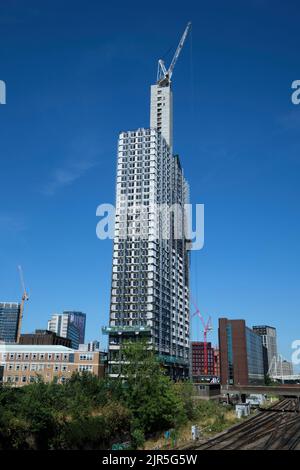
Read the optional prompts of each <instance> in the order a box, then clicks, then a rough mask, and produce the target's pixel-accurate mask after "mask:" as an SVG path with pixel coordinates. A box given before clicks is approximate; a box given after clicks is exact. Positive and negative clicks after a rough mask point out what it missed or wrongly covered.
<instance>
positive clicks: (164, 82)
mask: <svg viewBox="0 0 300 470" xmlns="http://www.w3.org/2000/svg"><path fill="white" fill-rule="evenodd" d="M191 27H192V23H191V22H190V21H189V23H188V24H187V26H186V28H185V30H184V33H183V35H182V37H181V39H180V41H179V44H178V46H177V49H176V52H175V54H174V57H173V59H172V62H171V64H170V67H169V68H168V70H167V69H166V66H165V63H164V61H163V60H162V59H159V61H158V70H157V83H158V85H160V86H169V85H170V83H171V78H172V75H173V71H174V67H175V64H176V62H177V59H178V57H179V55H180V52H181V50H182V48H183V46H184V43H185V40H186V38H187V36H188V34H189V31H190V29H191Z"/></svg>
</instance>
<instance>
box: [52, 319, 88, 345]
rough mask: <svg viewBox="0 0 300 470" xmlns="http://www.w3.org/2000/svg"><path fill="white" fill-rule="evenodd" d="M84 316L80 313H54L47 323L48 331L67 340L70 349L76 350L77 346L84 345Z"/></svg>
mask: <svg viewBox="0 0 300 470" xmlns="http://www.w3.org/2000/svg"><path fill="white" fill-rule="evenodd" d="M85 322H86V314H85V313H82V312H75V311H70V312H63V313H62V314H59V313H55V314H53V315H52V317H51V319H50V320H49V321H48V330H49V331H53V332H54V333H56V334H57V335H58V336H62V337H63V338H69V339H70V340H71V344H72V348H74V349H78V347H79V344H82V343H84V337H85Z"/></svg>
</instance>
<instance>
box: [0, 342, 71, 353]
mask: <svg viewBox="0 0 300 470" xmlns="http://www.w3.org/2000/svg"><path fill="white" fill-rule="evenodd" d="M5 352H41V353H43V352H46V353H48V352H49V353H51V352H53V353H59V352H62V353H73V352H75V351H74V349H71V348H67V347H66V346H60V345H56V344H55V345H52V344H48V345H45V344H41V345H39V344H8V343H5V344H1V343H0V353H5Z"/></svg>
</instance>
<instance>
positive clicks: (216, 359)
mask: <svg viewBox="0 0 300 470" xmlns="http://www.w3.org/2000/svg"><path fill="white" fill-rule="evenodd" d="M214 375H215V377H220V351H219V349H218V348H214Z"/></svg>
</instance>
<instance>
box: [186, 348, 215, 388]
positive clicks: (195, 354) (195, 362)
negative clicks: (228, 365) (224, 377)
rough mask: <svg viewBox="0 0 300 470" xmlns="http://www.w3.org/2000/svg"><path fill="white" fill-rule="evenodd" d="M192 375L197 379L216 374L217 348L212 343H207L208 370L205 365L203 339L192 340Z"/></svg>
mask: <svg viewBox="0 0 300 470" xmlns="http://www.w3.org/2000/svg"><path fill="white" fill-rule="evenodd" d="M191 354H192V376H193V379H194V380H195V379H197V378H200V377H204V376H209V377H214V376H215V350H214V348H213V347H212V345H211V343H207V370H206V366H205V359H204V357H205V353H204V343H203V341H192V342H191Z"/></svg>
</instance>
